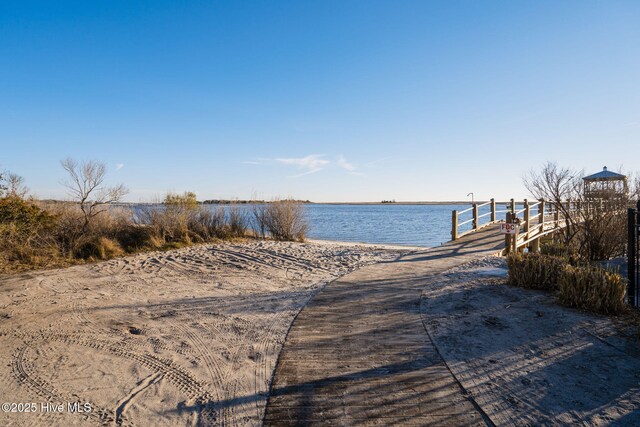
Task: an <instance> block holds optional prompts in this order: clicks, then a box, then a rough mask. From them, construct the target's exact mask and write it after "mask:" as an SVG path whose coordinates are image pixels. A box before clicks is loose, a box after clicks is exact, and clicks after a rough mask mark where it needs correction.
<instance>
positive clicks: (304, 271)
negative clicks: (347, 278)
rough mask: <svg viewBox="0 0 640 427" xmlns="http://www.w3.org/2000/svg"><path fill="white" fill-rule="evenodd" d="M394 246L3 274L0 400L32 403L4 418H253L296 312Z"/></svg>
mask: <svg viewBox="0 0 640 427" xmlns="http://www.w3.org/2000/svg"><path fill="white" fill-rule="evenodd" d="M405 252H406V250H405ZM400 253H401V252H398V251H392V250H388V249H381V248H376V247H372V246H356V245H340V244H335V243H334V244H329V243H322V242H316V243H306V244H298V243H276V242H250V243H245V244H220V245H207V246H196V247H190V248H185V249H181V250H175V251H168V252H154V253H146V254H140V255H137V256H132V257H127V258H122V259H114V260H111V261H108V262H103V263H99V264H93V265H85V266H77V267H72V268H67V269H62V270H52V271H42V272H33V273H28V274H19V275H10V276H2V277H0V361H2V363H0V384H1V387H0V402H14V403H35V404H36V405H37V408H36V410H35V411H31V412H30V413H7V412H0V425H2V426H5V425H11V426H50V425H60V426H62V425H64V426H67V425H91V426H94V425H112V426H113V425H153V426H162V425H167V426H176V425H180V426H184V425H220V426H222V425H224V426H235V425H239V426H248V425H250V426H255V425H259V424H260V422H261V420H262V417H263V413H264V407H265V404H266V399H267V392H268V390H269V385H270V381H271V377H272V372H273V368H274V365H275V362H276V360H277V356H278V354H279V351H280V348H281V346H282V343H283V342H284V337H285V335H286V332H287V330H288V328H289V326H290V324H291V321H292V320H293V318H294V316H295V315H296V314H297V313H298V312H299V310H300V309H301V308H302V307H303V306H304V305H305V304H306V302H307V301H308V300H309V298H311V297H312V296H313V295H314V293H315V292H317V290H318V289H320V288H321V287H322V286H324V285H325V284H326V283H328V282H331V281H332V280H334V279H336V278H338V277H340V276H342V275H344V274H347V273H349V272H351V271H353V270H355V269H357V268H359V267H361V266H365V265H368V264H371V263H374V262H378V261H385V260H391V259H395V258H397V256H398V255H399V254H400ZM68 402H81V403H88V404H89V405H90V406H91V408H92V411H91V412H90V413H81V414H79V413H77V412H76V413H69V410H68V407H66V405H67V403H68ZM44 403H51V404H60V403H62V404H64V405H65V408H64V411H62V413H58V412H57V411H56V412H55V413H54V412H52V411H50V410H45V408H43V407H42V406H41V405H42V404H44Z"/></svg>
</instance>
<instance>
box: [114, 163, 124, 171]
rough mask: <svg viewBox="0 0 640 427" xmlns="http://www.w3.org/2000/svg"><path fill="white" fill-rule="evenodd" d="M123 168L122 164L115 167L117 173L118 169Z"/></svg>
mask: <svg viewBox="0 0 640 427" xmlns="http://www.w3.org/2000/svg"><path fill="white" fill-rule="evenodd" d="M123 167H124V163H118V164H117V165H116V170H117V171H119V170H120V169H122V168H123Z"/></svg>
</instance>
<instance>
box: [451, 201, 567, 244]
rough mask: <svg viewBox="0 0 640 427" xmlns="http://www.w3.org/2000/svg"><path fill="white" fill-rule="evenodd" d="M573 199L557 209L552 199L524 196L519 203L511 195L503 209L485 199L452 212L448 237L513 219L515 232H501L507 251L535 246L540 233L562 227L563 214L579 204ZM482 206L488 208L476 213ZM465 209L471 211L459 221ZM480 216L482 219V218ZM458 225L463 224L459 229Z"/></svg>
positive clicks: (565, 218) (538, 241)
mask: <svg viewBox="0 0 640 427" xmlns="http://www.w3.org/2000/svg"><path fill="white" fill-rule="evenodd" d="M577 203H578V202H565V203H563V208H562V209H558V206H557V205H556V203H552V202H547V201H545V200H539V201H536V202H533V203H532V202H529V201H528V200H526V199H525V200H524V201H523V202H521V203H516V201H515V200H514V199H511V200H510V201H509V202H508V203H507V209H504V210H499V209H497V204H496V202H495V200H494V199H491V200H490V201H489V202H486V203H481V204H477V203H475V204H473V205H472V206H471V207H470V208H468V209H465V210H462V211H453V212H452V221H451V223H452V225H451V238H452V240H457V239H459V238H461V237H463V236H465V235H467V234H470V233H473V232H474V231H477V230H479V229H481V228H484V227H487V226H490V225H493V224H498V223H500V222H509V223H516V224H518V226H519V227H518V233H517V234H515V235H505V236H506V237H505V244H506V247H507V252H509V251H516V250H519V249H521V248H524V247H529V246H530V247H531V248H532V249H533V250H537V249H538V248H539V244H540V239H541V238H542V237H544V236H546V235H548V234H550V233H554V232H556V231H558V230H560V229H562V228H564V227H565V225H566V223H567V216H568V215H567V214H570V213H571V212H573V211H575V210H576V209H578V208H579V206H578V205H577ZM518 205H521V206H522V208H521V209H517V207H518ZM485 206H489V207H490V208H489V211H488V212H485V213H483V214H480V209H481V208H482V207H485ZM469 212H471V218H470V219H468V220H465V221H460V218H461V216H463V215H465V214H467V213H469ZM501 214H505V215H504V218H499V216H502V215H501ZM483 219H486V220H484V221H483ZM467 224H471V227H470V228H469V229H466V230H464V228H466V227H465V225H467ZM461 227H463V229H462V230H461Z"/></svg>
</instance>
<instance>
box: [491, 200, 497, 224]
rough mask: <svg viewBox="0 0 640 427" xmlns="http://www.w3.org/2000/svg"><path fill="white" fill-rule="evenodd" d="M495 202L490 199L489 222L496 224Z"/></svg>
mask: <svg viewBox="0 0 640 427" xmlns="http://www.w3.org/2000/svg"><path fill="white" fill-rule="evenodd" d="M496 218H497V216H496V200H495V199H491V222H496Z"/></svg>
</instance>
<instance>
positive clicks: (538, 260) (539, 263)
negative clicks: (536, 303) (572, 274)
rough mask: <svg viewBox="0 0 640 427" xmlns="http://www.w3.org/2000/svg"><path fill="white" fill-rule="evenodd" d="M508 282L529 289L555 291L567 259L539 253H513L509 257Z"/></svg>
mask: <svg viewBox="0 0 640 427" xmlns="http://www.w3.org/2000/svg"><path fill="white" fill-rule="evenodd" d="M507 265H508V267H509V276H508V283H509V284H510V285H514V286H520V287H523V288H529V289H542V290H548V291H554V290H556V289H557V287H558V281H559V279H560V276H561V275H562V273H563V271H564V269H565V267H566V265H567V260H566V259H565V258H562V257H558V256H552V255H544V254H539V253H529V254H517V253H516V254H512V255H509V256H508V257H507Z"/></svg>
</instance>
